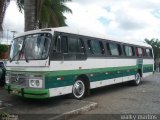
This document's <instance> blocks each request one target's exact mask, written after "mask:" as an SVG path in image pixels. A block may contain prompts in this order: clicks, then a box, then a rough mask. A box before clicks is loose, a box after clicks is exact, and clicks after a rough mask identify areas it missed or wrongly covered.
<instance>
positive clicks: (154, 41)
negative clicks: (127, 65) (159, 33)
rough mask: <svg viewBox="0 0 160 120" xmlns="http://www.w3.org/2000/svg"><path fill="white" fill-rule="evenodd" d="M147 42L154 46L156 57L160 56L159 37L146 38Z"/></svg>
mask: <svg viewBox="0 0 160 120" xmlns="http://www.w3.org/2000/svg"><path fill="white" fill-rule="evenodd" d="M145 41H146V43H148V44H149V45H151V46H152V48H153V52H154V59H155V60H156V59H157V58H160V41H159V39H155V38H153V39H151V40H149V39H145Z"/></svg>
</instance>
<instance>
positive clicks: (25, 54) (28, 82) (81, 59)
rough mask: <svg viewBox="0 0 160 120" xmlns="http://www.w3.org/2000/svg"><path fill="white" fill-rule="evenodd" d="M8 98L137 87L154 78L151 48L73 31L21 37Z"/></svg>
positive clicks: (15, 47)
mask: <svg viewBox="0 0 160 120" xmlns="http://www.w3.org/2000/svg"><path fill="white" fill-rule="evenodd" d="M6 69H7V74H6V85H5V89H6V90H7V91H8V93H10V94H13V95H18V96H22V97H25V98H34V99H42V98H49V97H54V96H59V95H65V94H72V95H73V97H74V98H76V99H82V98H83V97H84V96H86V95H87V94H88V92H89V90H90V89H93V88H98V87H102V86H106V85H112V84H117V83H122V82H127V81H128V82H130V83H131V84H133V85H139V84H140V82H141V80H142V78H143V77H146V76H148V75H151V74H153V70H154V59H153V50H152V47H151V46H150V45H148V44H146V43H143V42H136V41H128V40H127V41H126V40H119V39H113V38H108V37H106V36H104V35H99V34H94V33H90V32H88V31H85V30H84V29H82V30H76V29H71V28H69V27H59V28H47V29H40V30H34V31H28V32H24V33H23V34H19V35H17V36H16V37H15V38H14V40H13V42H12V46H11V50H10V55H9V60H8V61H7V63H6Z"/></svg>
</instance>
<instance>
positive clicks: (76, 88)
mask: <svg viewBox="0 0 160 120" xmlns="http://www.w3.org/2000/svg"><path fill="white" fill-rule="evenodd" d="M86 90H87V87H86V85H85V82H84V81H83V80H81V79H78V80H76V81H75V83H74V84H73V88H72V95H73V97H74V98H75V99H82V98H84V97H85V95H86Z"/></svg>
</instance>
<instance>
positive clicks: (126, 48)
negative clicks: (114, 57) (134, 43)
mask: <svg viewBox="0 0 160 120" xmlns="http://www.w3.org/2000/svg"><path fill="white" fill-rule="evenodd" d="M124 52H125V55H126V56H129V57H131V56H134V52H133V48H132V47H131V46H124Z"/></svg>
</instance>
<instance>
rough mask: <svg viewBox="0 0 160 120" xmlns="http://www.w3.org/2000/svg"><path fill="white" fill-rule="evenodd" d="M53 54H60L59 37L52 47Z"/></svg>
mask: <svg viewBox="0 0 160 120" xmlns="http://www.w3.org/2000/svg"><path fill="white" fill-rule="evenodd" d="M53 46H54V47H53V52H54V53H55V52H56V53H60V52H61V36H57V37H56V39H55V42H54V45H53Z"/></svg>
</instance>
